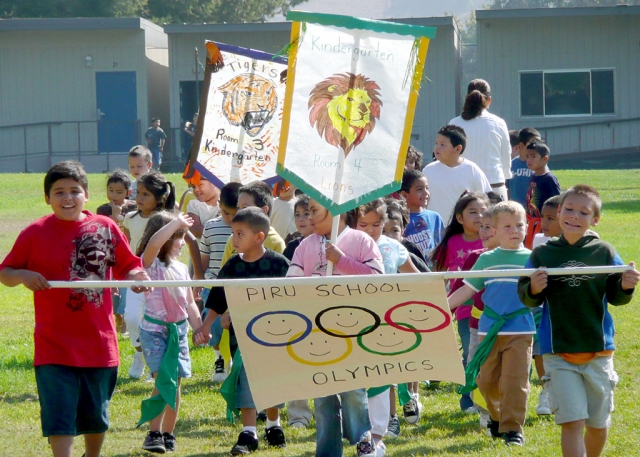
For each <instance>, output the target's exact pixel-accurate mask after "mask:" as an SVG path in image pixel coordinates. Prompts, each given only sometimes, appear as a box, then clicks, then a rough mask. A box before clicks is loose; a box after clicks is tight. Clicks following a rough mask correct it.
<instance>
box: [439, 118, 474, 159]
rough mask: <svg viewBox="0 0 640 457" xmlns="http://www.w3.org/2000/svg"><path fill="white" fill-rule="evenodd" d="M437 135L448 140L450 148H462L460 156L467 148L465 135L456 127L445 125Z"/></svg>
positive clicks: (460, 128) (462, 130)
mask: <svg viewBox="0 0 640 457" xmlns="http://www.w3.org/2000/svg"><path fill="white" fill-rule="evenodd" d="M438 135H442V136H444V137H447V138H449V141H451V146H453V147H454V148H456V147H458V146H462V151H460V155H462V153H463V152H464V150H465V148H466V147H467V134H466V133H465V132H464V129H463V128H462V127H458V126H457V125H445V126H444V127H441V128H440V130H438Z"/></svg>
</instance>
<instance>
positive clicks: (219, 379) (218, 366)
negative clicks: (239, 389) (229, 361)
mask: <svg viewBox="0 0 640 457" xmlns="http://www.w3.org/2000/svg"><path fill="white" fill-rule="evenodd" d="M214 367H215V369H214V372H213V382H215V383H218V384H221V383H223V382H224V380H225V379H227V372H226V370H225V369H224V359H223V358H222V356H220V357H218V359H217V360H216V362H215V364H214Z"/></svg>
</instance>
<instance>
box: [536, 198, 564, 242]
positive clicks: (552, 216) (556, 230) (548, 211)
mask: <svg viewBox="0 0 640 457" xmlns="http://www.w3.org/2000/svg"><path fill="white" fill-rule="evenodd" d="M561 201H562V195H556V196H554V197H551V198H549V199H547V201H545V202H544V204H543V205H542V212H541V216H542V223H541V225H542V233H544V236H548V237H553V236H560V235H562V229H561V228H560V222H559V221H558V208H559V207H560V202H561Z"/></svg>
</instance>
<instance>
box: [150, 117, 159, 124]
mask: <svg viewBox="0 0 640 457" xmlns="http://www.w3.org/2000/svg"><path fill="white" fill-rule="evenodd" d="M159 120H160V118H157V117H153V118H151V123H152V124H153V123H154V122H155V121H159Z"/></svg>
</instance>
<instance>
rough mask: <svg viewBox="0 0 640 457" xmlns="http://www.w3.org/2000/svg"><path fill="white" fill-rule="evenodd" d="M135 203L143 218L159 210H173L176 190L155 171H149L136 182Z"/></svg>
mask: <svg viewBox="0 0 640 457" xmlns="http://www.w3.org/2000/svg"><path fill="white" fill-rule="evenodd" d="M137 186H138V192H137V194H136V203H137V204H138V210H139V211H140V212H141V213H142V214H143V215H145V216H148V215H149V214H151V213H152V212H153V211H158V210H161V209H168V210H173V209H174V207H175V205H176V188H175V187H174V185H173V183H172V182H169V181H167V180H166V179H165V177H164V176H163V175H162V173H160V172H159V171H157V170H151V171H149V172H148V173H146V174H144V175H142V176H141V177H140V179H138V181H137Z"/></svg>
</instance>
